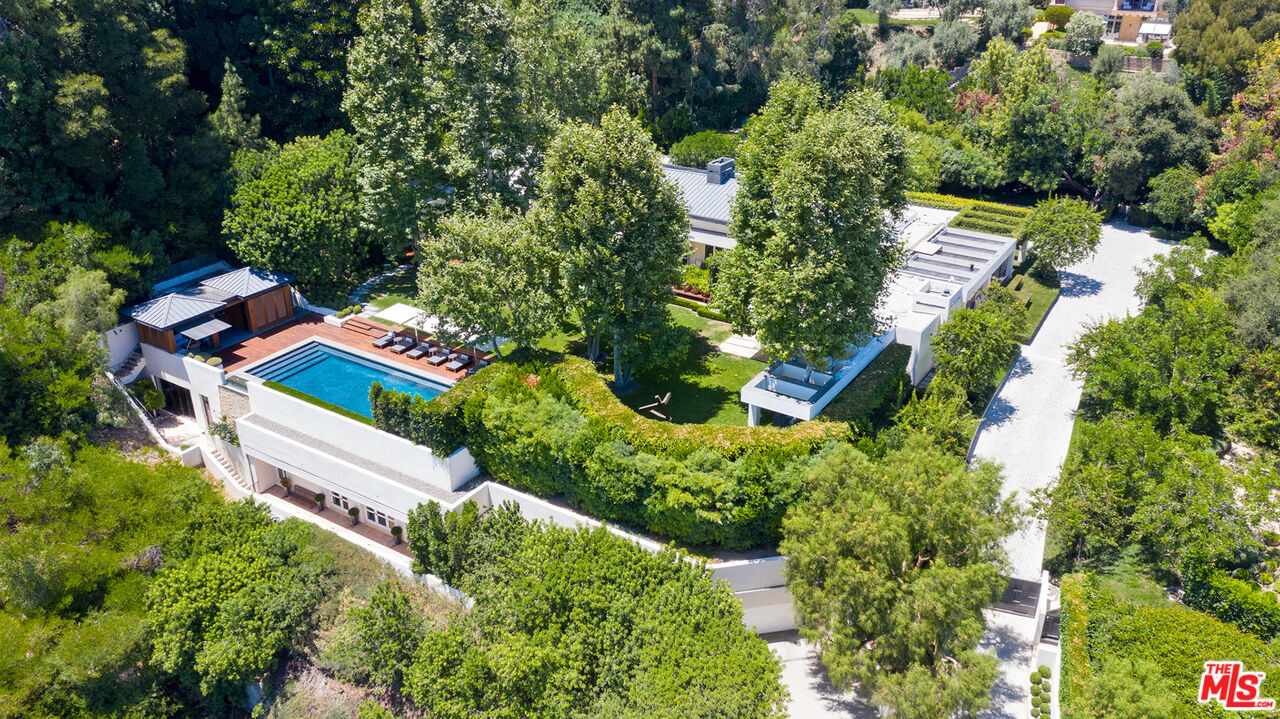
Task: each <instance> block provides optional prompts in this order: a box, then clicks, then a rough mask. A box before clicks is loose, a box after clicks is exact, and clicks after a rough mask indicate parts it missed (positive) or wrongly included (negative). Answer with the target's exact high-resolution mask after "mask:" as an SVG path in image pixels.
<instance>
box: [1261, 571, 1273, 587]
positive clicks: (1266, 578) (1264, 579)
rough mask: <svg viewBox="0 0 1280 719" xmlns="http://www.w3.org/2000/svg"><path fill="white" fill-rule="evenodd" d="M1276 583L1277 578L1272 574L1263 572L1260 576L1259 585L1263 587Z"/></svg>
mask: <svg viewBox="0 0 1280 719" xmlns="http://www.w3.org/2000/svg"><path fill="white" fill-rule="evenodd" d="M1275 581H1276V579H1275V577H1274V576H1272V575H1271V573H1270V572H1263V573H1262V574H1259V575H1258V584H1261V585H1263V586H1267V585H1269V584H1272V583H1273V582H1275Z"/></svg>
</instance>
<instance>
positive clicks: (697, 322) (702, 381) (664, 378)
mask: <svg viewBox="0 0 1280 719" xmlns="http://www.w3.org/2000/svg"><path fill="white" fill-rule="evenodd" d="M669 308H670V310H671V315H672V317H673V318H674V319H675V321H676V324H678V325H680V326H682V327H688V328H690V329H691V330H693V331H694V332H696V333H697V336H696V337H694V339H693V344H692V346H691V347H690V350H689V356H688V358H687V359H686V361H685V363H684V364H683V365H681V366H680V367H678V368H673V369H671V370H667V371H662V372H650V373H647V374H645V375H642V376H641V377H639V378H638V380H639V384H640V386H639V388H638V389H637V390H636V391H635V392H633V393H631V394H629V395H626V396H625V397H621V398H620V399H621V400H622V402H623V404H625V405H627V406H628V407H631V408H632V409H636V408H638V407H640V406H642V405H646V404H649V403H651V402H653V396H654V395H665V394H666V393H667V392H670V393H671V402H670V404H668V405H667V410H668V414H669V415H670V416H671V420H672V421H673V422H676V423H678V424H694V423H697V424H729V425H745V424H746V423H747V407H746V405H744V404H742V403H741V402H740V401H739V400H738V393H739V392H740V391H741V389H742V385H744V384H746V383H747V381H748V380H750V379H751V378H752V377H754V376H755V375H756V373H757V372H759V371H761V370H763V369H764V367H765V365H764V363H763V362H757V361H755V360H751V359H745V358H743V357H736V356H734V355H729V354H723V353H721V352H720V351H719V350H717V349H716V347H717V346H719V344H720V343H721V342H723V341H724V340H725V339H726V338H728V337H729V335H730V334H732V333H733V331H732V329H731V328H730V327H729V325H727V324H725V323H724V322H717V321H716V320H709V319H706V318H704V317H701V316H700V315H698V314H697V313H695V312H694V311H693V310H689V309H685V308H684V307H678V306H676V305H670V306H669Z"/></svg>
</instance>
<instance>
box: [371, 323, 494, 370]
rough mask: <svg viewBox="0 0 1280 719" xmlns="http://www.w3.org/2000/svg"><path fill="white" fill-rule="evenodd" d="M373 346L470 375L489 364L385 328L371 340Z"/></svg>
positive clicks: (464, 353) (477, 358) (473, 356)
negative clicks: (381, 334) (380, 335)
mask: <svg viewBox="0 0 1280 719" xmlns="http://www.w3.org/2000/svg"><path fill="white" fill-rule="evenodd" d="M373 346H374V347H377V348H378V349H390V350H391V351H392V352H394V353H396V354H402V355H404V356H405V357H408V358H409V359H413V360H417V359H421V358H423V357H426V358H427V363H428V364H430V365H432V366H433V367H440V366H443V367H444V368H445V369H447V370H449V371H450V372H461V371H463V370H466V371H467V374H468V375H470V374H474V373H475V371H476V370H480V369H483V368H485V367H488V366H489V362H488V360H483V359H480V358H479V357H476V356H475V355H470V354H467V353H466V352H452V351H450V350H449V349H448V348H447V347H443V346H441V345H438V344H436V343H435V342H433V341H431V340H422V341H419V340H417V339H416V338H413V337H410V336H408V335H402V334H399V333H397V332H396V331H395V330H387V333H386V334H385V335H383V336H382V337H379V338H377V339H375V340H373Z"/></svg>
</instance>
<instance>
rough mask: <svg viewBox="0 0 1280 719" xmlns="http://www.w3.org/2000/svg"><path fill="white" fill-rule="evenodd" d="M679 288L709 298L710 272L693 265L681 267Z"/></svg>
mask: <svg viewBox="0 0 1280 719" xmlns="http://www.w3.org/2000/svg"><path fill="white" fill-rule="evenodd" d="M680 286H681V288H683V289H685V290H687V291H689V292H696V293H698V294H700V295H705V296H710V295H711V270H708V269H706V268H704V267H698V266H697V265H693V264H688V265H681V266H680Z"/></svg>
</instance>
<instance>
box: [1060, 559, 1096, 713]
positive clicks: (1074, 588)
mask: <svg viewBox="0 0 1280 719" xmlns="http://www.w3.org/2000/svg"><path fill="white" fill-rule="evenodd" d="M1086 581H1087V580H1086V578H1085V576H1084V575H1082V574H1072V575H1070V576H1066V577H1063V578H1062V586H1061V590H1062V593H1061V599H1060V602H1061V604H1060V606H1059V609H1058V612H1059V619H1060V621H1061V624H1060V625H1059V632H1060V641H1059V646H1060V647H1061V648H1062V679H1061V680H1060V681H1061V684H1059V685H1058V708H1059V709H1060V710H1061V711H1062V717H1063V719H1073V717H1075V718H1078V719H1086V718H1087V717H1088V716H1089V712H1088V710H1087V708H1086V706H1085V702H1086V701H1087V699H1086V697H1087V696H1088V693H1089V687H1090V686H1091V685H1092V684H1093V667H1092V666H1091V665H1090V664H1089V606H1088V603H1087V601H1086V600H1087V595H1086V592H1087V587H1086V585H1085V582H1086ZM1077 697H1079V698H1078V699H1077ZM1077 709H1078V711H1077Z"/></svg>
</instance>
